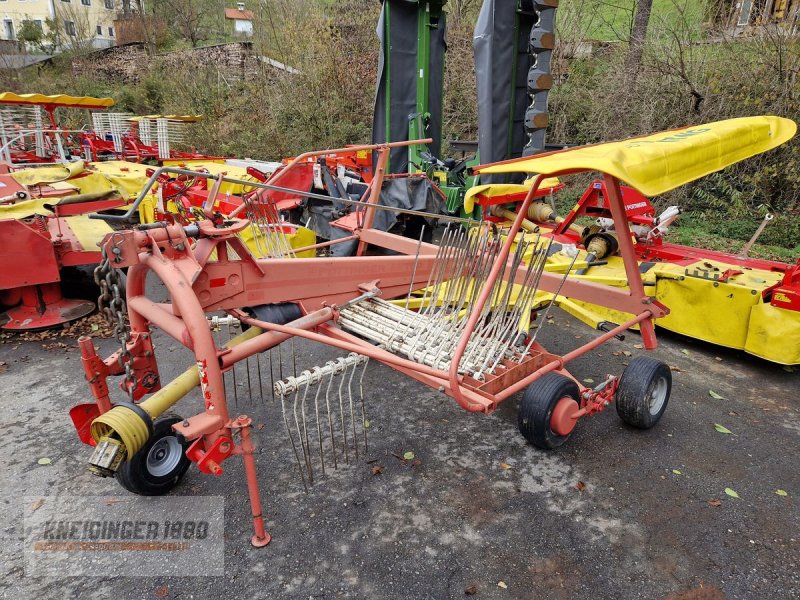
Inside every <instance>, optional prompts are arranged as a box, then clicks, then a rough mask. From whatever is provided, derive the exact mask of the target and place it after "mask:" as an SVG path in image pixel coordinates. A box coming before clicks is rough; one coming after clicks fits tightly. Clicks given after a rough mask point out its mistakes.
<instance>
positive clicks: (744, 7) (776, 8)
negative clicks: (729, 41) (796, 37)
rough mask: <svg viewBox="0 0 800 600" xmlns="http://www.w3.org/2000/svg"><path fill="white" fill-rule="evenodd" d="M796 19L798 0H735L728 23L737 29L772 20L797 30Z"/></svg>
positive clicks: (798, 11)
mask: <svg viewBox="0 0 800 600" xmlns="http://www.w3.org/2000/svg"><path fill="white" fill-rule="evenodd" d="M798 20H800V0H735V1H734V2H733V5H732V8H731V15H730V25H731V27H732V28H734V29H737V30H738V29H744V28H747V27H750V26H753V25H764V24H765V23H770V22H772V23H780V24H783V25H785V26H786V27H787V29H789V30H790V31H792V32H797V30H798V26H799V25H800V24H799V23H798Z"/></svg>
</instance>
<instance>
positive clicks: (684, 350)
mask: <svg viewBox="0 0 800 600" xmlns="http://www.w3.org/2000/svg"><path fill="white" fill-rule="evenodd" d="M681 354H685V355H686V356H689V351H688V350H687V349H686V348H684V349H683V350H681Z"/></svg>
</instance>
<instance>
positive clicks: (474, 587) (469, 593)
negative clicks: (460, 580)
mask: <svg viewBox="0 0 800 600" xmlns="http://www.w3.org/2000/svg"><path fill="white" fill-rule="evenodd" d="M464 593H465V594H466V595H467V596H474V595H475V594H477V593H478V586H477V585H475V584H474V583H473V584H472V585H470V586H468V587H465V588H464Z"/></svg>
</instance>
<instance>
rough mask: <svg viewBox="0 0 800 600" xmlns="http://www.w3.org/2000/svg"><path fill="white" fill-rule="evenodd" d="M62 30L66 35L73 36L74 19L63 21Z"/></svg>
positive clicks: (74, 34)
mask: <svg viewBox="0 0 800 600" xmlns="http://www.w3.org/2000/svg"><path fill="white" fill-rule="evenodd" d="M64 31H65V32H66V34H67V35H69V36H72V37H75V36H76V35H77V34H76V33H75V21H64Z"/></svg>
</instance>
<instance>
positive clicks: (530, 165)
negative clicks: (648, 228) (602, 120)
mask: <svg viewBox="0 0 800 600" xmlns="http://www.w3.org/2000/svg"><path fill="white" fill-rule="evenodd" d="M796 132H797V125H796V124H795V122H794V121H792V120H790V119H784V118H782V117H771V116H765V117H744V118H739V119H728V120H725V121H717V122H716V123H708V124H707V125H695V126H692V127H685V128H683V129H675V130H672V131H665V132H661V133H656V134H653V135H648V136H644V137H639V138H631V139H628V140H624V141H621V142H609V143H605V144H596V145H593V146H582V147H580V148H571V149H569V150H563V151H560V152H551V153H549V154H540V155H538V156H533V157H526V158H517V159H513V160H508V161H504V162H499V163H494V164H491V165H486V166H478V167H475V168H474V172H475V173H480V174H481V175H483V174H487V175H489V174H494V173H520V172H526V173H540V174H542V175H558V174H562V173H567V172H574V171H583V170H588V171H599V172H601V173H608V174H609V175H612V176H614V177H616V178H617V179H619V180H621V181H624V182H625V183H627V184H628V185H630V186H631V187H634V188H636V189H637V190H639V191H640V192H642V193H643V194H644V195H645V196H658V195H659V194H663V193H665V192H668V191H670V190H672V189H675V188H676V187H679V186H681V185H684V184H686V183H689V182H690V181H694V180H695V179H699V178H701V177H704V176H705V175H709V174H710V173H713V172H715V171H719V170H720V169H723V168H725V167H727V166H729V165H732V164H734V163H737V162H739V161H741V160H744V159H746V158H750V157H751V156H755V155H756V154H761V153H762V152H766V151H767V150H771V149H773V148H776V147H777V146H780V145H781V144H783V143H784V142H786V141H787V140H790V139H791V138H792V137H793V136H794V134H795V133H796Z"/></svg>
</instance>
